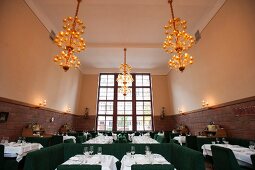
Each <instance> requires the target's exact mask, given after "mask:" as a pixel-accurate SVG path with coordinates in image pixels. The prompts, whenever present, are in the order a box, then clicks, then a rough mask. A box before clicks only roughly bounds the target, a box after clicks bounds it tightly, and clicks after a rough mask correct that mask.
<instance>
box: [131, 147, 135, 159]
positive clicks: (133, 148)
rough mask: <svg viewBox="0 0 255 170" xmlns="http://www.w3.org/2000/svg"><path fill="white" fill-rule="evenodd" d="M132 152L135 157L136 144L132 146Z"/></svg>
mask: <svg viewBox="0 0 255 170" xmlns="http://www.w3.org/2000/svg"><path fill="white" fill-rule="evenodd" d="M131 154H132V156H133V157H134V155H135V146H131Z"/></svg>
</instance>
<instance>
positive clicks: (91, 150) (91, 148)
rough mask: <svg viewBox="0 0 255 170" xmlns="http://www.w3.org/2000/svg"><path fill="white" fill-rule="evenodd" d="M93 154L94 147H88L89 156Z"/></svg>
mask: <svg viewBox="0 0 255 170" xmlns="http://www.w3.org/2000/svg"><path fill="white" fill-rule="evenodd" d="M93 152H94V147H93V146H90V147H89V153H90V155H92V154H93Z"/></svg>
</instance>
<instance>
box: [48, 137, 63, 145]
mask: <svg viewBox="0 0 255 170" xmlns="http://www.w3.org/2000/svg"><path fill="white" fill-rule="evenodd" d="M60 143H63V136H59V135H54V136H52V137H51V141H50V145H51V146H52V145H57V144H60Z"/></svg>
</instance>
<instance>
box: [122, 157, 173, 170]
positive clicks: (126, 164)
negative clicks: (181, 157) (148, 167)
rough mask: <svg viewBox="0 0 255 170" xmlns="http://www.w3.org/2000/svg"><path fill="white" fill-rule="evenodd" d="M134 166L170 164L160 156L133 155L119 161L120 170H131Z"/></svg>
mask: <svg viewBox="0 0 255 170" xmlns="http://www.w3.org/2000/svg"><path fill="white" fill-rule="evenodd" d="M134 164H141V165H143V164H171V163H170V162H168V161H167V160H166V159H165V158H164V157H163V156H162V155H160V154H150V155H143V154H135V155H124V156H123V158H122V159H121V170H131V166H132V165H134Z"/></svg>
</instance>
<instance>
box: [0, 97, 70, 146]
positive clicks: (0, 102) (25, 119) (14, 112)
mask: <svg viewBox="0 0 255 170" xmlns="http://www.w3.org/2000/svg"><path fill="white" fill-rule="evenodd" d="M0 112H9V117H8V120H7V122H4V123H0V138H1V137H3V136H8V137H9V138H10V140H12V141H13V140H16V139H17V138H18V137H19V136H21V132H22V128H23V127H26V126H27V125H28V124H30V123H39V124H40V125H42V127H43V128H44V129H45V132H46V133H47V134H54V133H56V132H57V131H58V130H59V128H60V127H61V126H62V125H63V124H65V123H68V124H70V125H73V115H70V114H64V113H60V112H58V111H54V110H50V109H39V108H36V107H35V106H32V105H29V104H26V103H21V102H16V101H11V100H8V99H3V98H1V99H0ZM52 117H54V119H55V120H54V122H50V119H51V118H52Z"/></svg>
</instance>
